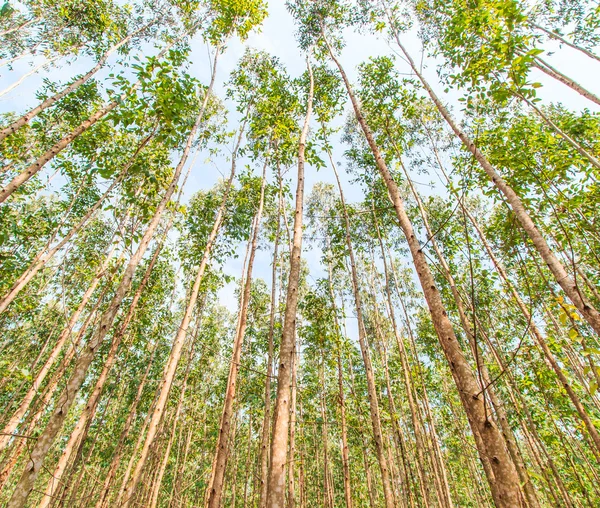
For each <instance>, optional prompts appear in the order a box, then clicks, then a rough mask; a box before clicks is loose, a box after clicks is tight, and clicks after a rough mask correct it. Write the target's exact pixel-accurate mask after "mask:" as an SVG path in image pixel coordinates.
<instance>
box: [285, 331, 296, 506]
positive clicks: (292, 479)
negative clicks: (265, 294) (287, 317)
mask: <svg viewBox="0 0 600 508" xmlns="http://www.w3.org/2000/svg"><path fill="white" fill-rule="evenodd" d="M295 342H296V346H295V348H294V352H293V356H292V389H291V390H292V392H291V397H290V447H289V456H288V468H287V469H288V508H295V506H296V401H297V397H298V343H297V339H296V341H295Z"/></svg>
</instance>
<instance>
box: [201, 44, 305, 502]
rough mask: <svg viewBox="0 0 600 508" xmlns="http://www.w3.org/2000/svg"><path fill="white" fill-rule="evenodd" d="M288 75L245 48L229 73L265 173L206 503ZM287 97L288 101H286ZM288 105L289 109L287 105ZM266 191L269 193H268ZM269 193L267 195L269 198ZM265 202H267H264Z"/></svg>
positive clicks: (216, 483) (227, 413)
mask: <svg viewBox="0 0 600 508" xmlns="http://www.w3.org/2000/svg"><path fill="white" fill-rule="evenodd" d="M286 82H289V78H287V76H286V75H285V73H284V71H283V70H282V69H281V68H280V66H279V64H278V62H277V61H276V60H275V59H273V58H271V57H269V56H268V55H266V54H261V53H256V54H253V53H249V52H247V53H246V54H245V55H244V57H243V58H242V61H241V62H240V65H239V68H238V69H237V70H236V71H235V72H234V74H233V76H232V85H233V88H232V89H231V95H232V96H233V97H234V98H236V102H237V109H238V111H239V112H245V114H246V115H247V118H246V119H245V120H244V121H245V122H246V121H247V123H248V134H247V137H248V144H247V146H246V147H245V149H244V150H245V151H247V152H248V153H249V154H251V158H252V159H253V160H261V159H263V160H264V162H262V164H263V175H262V184H261V190H260V198H259V200H258V205H257V211H256V214H255V217H254V220H253V226H252V234H251V240H249V242H251V243H249V255H248V262H247V267H246V273H245V276H244V287H243V292H242V298H241V301H240V314H239V318H238V319H239V320H238V326H237V330H236V338H235V342H234V347H233V352H232V360H231V365H230V372H229V378H228V381H227V388H226V396H225V401H224V405H223V413H222V416H221V426H220V429H219V439H218V442H217V447H216V452H215V460H214V463H213V464H214V465H213V471H212V477H211V484H210V486H209V489H210V491H209V494H208V505H209V506H219V504H220V502H221V497H222V491H223V483H224V476H225V467H226V464H227V455H228V453H229V450H228V444H227V443H228V440H229V438H230V425H231V418H232V410H233V404H234V399H235V396H236V391H237V387H236V381H237V376H238V371H239V363H240V357H241V352H242V347H243V344H244V336H245V332H246V325H247V323H246V321H247V313H248V305H249V303H250V301H249V299H250V290H251V285H252V268H253V264H254V258H255V255H256V248H257V242H258V234H259V228H260V222H261V218H262V213H263V207H264V205H265V185H266V170H267V166H269V165H270V163H271V161H272V160H273V159H275V158H277V157H278V154H277V153H278V152H281V151H282V150H284V149H285V148H286V146H285V145H286V144H289V135H290V133H289V128H290V126H293V127H295V122H293V113H294V112H293V110H292V111H290V110H289V108H290V105H291V106H293V105H294V104H295V102H294V101H293V100H291V96H290V93H289V91H287V90H286ZM286 98H287V99H288V100H287V101H286ZM286 108H287V109H286ZM269 194H272V193H271V192H269ZM267 197H268V196H267ZM267 204H268V203H267Z"/></svg>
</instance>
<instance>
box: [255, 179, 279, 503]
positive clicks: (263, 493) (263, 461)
mask: <svg viewBox="0 0 600 508" xmlns="http://www.w3.org/2000/svg"><path fill="white" fill-rule="evenodd" d="M278 178H279V181H280V183H281V176H280V175H278ZM282 206H283V203H282V199H280V200H279V210H278V213H277V226H276V229H275V243H274V245H273V268H272V272H271V302H270V310H269V336H268V346H267V348H268V349H267V375H266V376H265V402H264V415H263V422H262V435H261V439H260V499H259V508H265V507H266V505H267V477H268V473H269V437H270V435H271V432H270V431H271V377H272V376H273V339H274V336H275V311H276V309H277V303H278V302H277V298H276V297H277V266H278V263H279V234H280V231H281V213H282V210H281V208H282Z"/></svg>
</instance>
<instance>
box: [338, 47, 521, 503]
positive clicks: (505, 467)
mask: <svg viewBox="0 0 600 508" xmlns="http://www.w3.org/2000/svg"><path fill="white" fill-rule="evenodd" d="M330 54H331V58H332V59H333V60H334V62H335V63H336V65H337V66H338V68H339V70H340V74H341V75H342V79H343V81H344V84H345V85H346V89H347V91H348V95H349V97H350V100H351V101H352V105H353V107H354V112H355V115H356V119H357V120H358V122H359V124H360V126H361V128H362V130H363V132H364V135H365V138H366V140H367V142H368V143H369V146H370V147H371V151H372V152H373V155H374V157H375V161H376V163H377V167H378V169H379V172H380V173H381V177H382V178H383V180H384V181H385V184H386V185H387V188H388V191H389V195H390V198H391V200H392V202H393V204H394V208H395V210H396V216H397V218H398V221H399V223H400V227H401V229H402V231H403V233H404V236H405V237H406V241H407V243H408V246H409V249H410V252H411V256H412V259H413V263H414V266H415V269H416V272H417V275H418V277H419V280H420V282H421V287H422V289H423V293H424V296H425V299H426V301H427V305H428V307H429V311H430V314H431V318H432V321H433V325H434V327H435V330H436V332H437V336H438V338H439V341H440V345H441V346H442V349H443V351H444V354H445V356H446V359H447V361H448V364H449V366H450V369H451V371H452V375H453V377H454V381H455V383H456V386H457V389H458V391H459V393H460V396H461V400H462V402H463V406H464V408H465V411H466V413H467V416H468V419H469V423H470V425H471V428H472V430H473V433H474V435H475V434H479V435H480V437H481V441H480V442H479V443H478V444H479V446H478V450H479V453H480V455H481V456H482V457H487V458H489V460H490V463H491V467H492V469H493V471H494V477H495V481H496V486H497V494H498V495H497V499H496V503H497V505H498V506H499V507H510V508H515V507H517V506H523V499H522V496H521V493H520V489H519V480H518V475H517V472H516V470H515V467H514V464H513V463H512V460H511V459H510V456H509V454H508V452H507V450H506V447H505V442H504V438H503V436H502V434H501V432H500V431H499V430H498V428H497V427H496V426H495V425H494V424H493V423H492V422H491V421H490V420H489V419H488V418H487V412H486V410H485V407H484V401H483V399H482V397H481V395H480V390H479V386H478V385H477V381H476V379H475V376H474V375H473V371H472V370H471V366H470V365H469V363H468V362H467V360H466V358H465V356H464V354H463V352H462V350H461V347H460V345H459V343H458V341H457V340H456V335H455V334H454V330H453V328H452V324H451V322H450V319H449V318H448V315H447V313H446V310H445V309H444V305H443V303H442V299H441V296H440V294H439V291H438V289H437V288H436V286H435V281H434V279H433V275H432V274H431V270H430V269H429V263H428V262H427V259H426V258H425V254H424V252H423V250H422V248H421V245H420V243H419V241H418V239H417V237H416V235H415V233H414V230H413V227H412V224H411V222H410V219H409V218H408V215H407V214H406V211H405V208H404V202H403V200H402V198H401V197H400V192H399V189H398V185H397V184H396V182H395V181H394V179H393V178H392V175H391V173H390V172H389V169H388V168H387V165H386V163H385V161H384V160H383V157H382V156H381V154H380V152H379V148H378V147H377V144H376V143H375V140H374V138H373V135H372V133H371V130H370V129H369V127H368V125H367V123H366V120H365V118H364V117H363V115H362V112H361V110H360V107H359V105H358V101H357V99H356V97H355V96H354V93H353V91H352V88H351V86H350V82H349V81H348V78H347V76H346V73H345V72H344V70H343V68H342V66H341V64H340V63H339V61H338V60H337V58H336V57H335V55H334V54H333V51H332V50H331V48H330Z"/></svg>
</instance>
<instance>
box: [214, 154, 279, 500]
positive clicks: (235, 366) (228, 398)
mask: <svg viewBox="0 0 600 508" xmlns="http://www.w3.org/2000/svg"><path fill="white" fill-rule="evenodd" d="M267 164H268V160H266V161H265V164H264V167H263V173H262V184H261V188H260V198H259V202H258V209H257V211H256V215H255V217H254V227H253V229H252V235H251V238H250V240H249V242H250V244H251V246H250V257H249V258H248V267H247V271H246V278H245V281H244V286H243V296H242V299H241V302H240V313H239V317H238V325H237V330H236V337H235V340H234V343H233V350H232V354H231V361H230V364H229V377H228V379H227V387H226V391H225V400H224V402H223V412H222V414H221V421H220V425H219V437H218V440H217V446H216V450H215V457H216V458H215V460H214V461H213V471H212V475H211V476H212V482H211V485H210V493H209V496H208V507H209V508H219V504H220V502H221V497H222V495H223V484H224V480H225V464H226V462H227V446H228V442H229V439H230V431H231V418H232V416H233V403H234V400H235V396H236V391H237V376H238V372H239V368H240V359H241V355H242V347H243V344H244V337H245V335H246V325H247V319H248V306H249V305H250V293H251V289H252V268H253V266H254V258H255V256H256V247H257V245H258V233H259V231H260V221H261V219H262V212H263V205H264V197H265V185H266V170H267ZM232 175H233V173H232ZM223 204H225V203H223Z"/></svg>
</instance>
